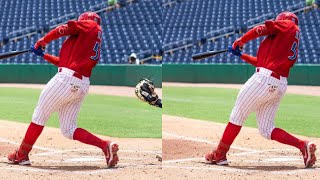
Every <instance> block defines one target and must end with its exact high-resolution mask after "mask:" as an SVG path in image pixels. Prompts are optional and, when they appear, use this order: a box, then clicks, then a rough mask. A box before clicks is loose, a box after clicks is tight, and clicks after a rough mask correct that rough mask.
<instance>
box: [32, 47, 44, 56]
mask: <svg viewBox="0 0 320 180" xmlns="http://www.w3.org/2000/svg"><path fill="white" fill-rule="evenodd" d="M31 51H32V52H33V54H35V55H37V56H40V57H43V56H44V51H43V50H42V48H41V47H39V48H38V49H36V48H35V47H34V46H31Z"/></svg>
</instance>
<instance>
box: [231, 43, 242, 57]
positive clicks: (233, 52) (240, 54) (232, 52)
mask: <svg viewBox="0 0 320 180" xmlns="http://www.w3.org/2000/svg"><path fill="white" fill-rule="evenodd" d="M228 52H229V53H231V54H233V55H235V56H239V57H240V56H242V51H241V50H240V48H239V46H237V47H236V49H233V48H232V45H229V46H228Z"/></svg>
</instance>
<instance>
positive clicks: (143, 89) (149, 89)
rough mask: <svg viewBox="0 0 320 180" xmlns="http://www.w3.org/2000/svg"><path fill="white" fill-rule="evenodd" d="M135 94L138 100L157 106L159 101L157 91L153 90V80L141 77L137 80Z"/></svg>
mask: <svg viewBox="0 0 320 180" xmlns="http://www.w3.org/2000/svg"><path fill="white" fill-rule="evenodd" d="M135 94H136V96H137V97H138V98H139V99H140V100H142V101H144V102H148V103H149V104H150V105H153V106H157V107H159V102H160V103H161V100H160V99H159V97H158V95H157V93H156V92H155V91H154V85H153V82H152V81H151V80H149V79H146V78H142V79H141V80H140V81H139V82H138V84H137V85H136V88H135Z"/></svg>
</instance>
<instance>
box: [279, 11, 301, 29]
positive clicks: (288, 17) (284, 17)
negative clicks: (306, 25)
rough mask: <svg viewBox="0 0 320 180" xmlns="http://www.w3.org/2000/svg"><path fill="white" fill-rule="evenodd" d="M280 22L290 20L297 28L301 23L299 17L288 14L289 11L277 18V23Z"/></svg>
mask: <svg viewBox="0 0 320 180" xmlns="http://www.w3.org/2000/svg"><path fill="white" fill-rule="evenodd" d="M279 20H290V21H292V22H294V23H295V24H296V25H297V26H298V22H299V19H298V17H297V16H296V15H295V14H294V13H292V12H288V11H285V12H282V13H280V14H279V15H278V16H277V17H276V21H279Z"/></svg>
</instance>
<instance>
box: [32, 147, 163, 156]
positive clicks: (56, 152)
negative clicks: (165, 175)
mask: <svg viewBox="0 0 320 180" xmlns="http://www.w3.org/2000/svg"><path fill="white" fill-rule="evenodd" d="M79 151H94V152H101V149H99V148H95V149H66V150H56V151H51V152H42V153H36V154H33V155H34V156H48V155H50V156H51V155H54V154H62V153H67V152H79ZM119 152H125V153H145V154H159V153H161V152H159V151H148V150H132V149H120V150H119Z"/></svg>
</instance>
